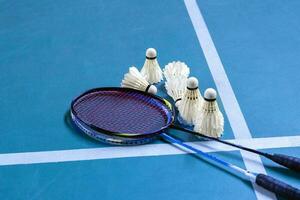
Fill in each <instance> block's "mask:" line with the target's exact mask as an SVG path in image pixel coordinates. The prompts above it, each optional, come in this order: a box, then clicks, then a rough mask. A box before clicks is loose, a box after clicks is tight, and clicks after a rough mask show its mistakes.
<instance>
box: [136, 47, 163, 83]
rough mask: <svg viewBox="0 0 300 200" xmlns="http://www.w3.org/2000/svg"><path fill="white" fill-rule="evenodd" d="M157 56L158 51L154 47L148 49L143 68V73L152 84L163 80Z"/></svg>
mask: <svg viewBox="0 0 300 200" xmlns="http://www.w3.org/2000/svg"><path fill="white" fill-rule="evenodd" d="M156 57H157V53H156V50H155V49H154V48H149V49H147V51H146V60H145V63H144V66H143V68H142V70H141V74H142V75H143V76H145V78H146V80H147V81H148V82H149V83H150V84H154V83H158V82H160V81H161V80H163V75H162V71H161V69H160V66H159V64H158V62H157V58H156Z"/></svg>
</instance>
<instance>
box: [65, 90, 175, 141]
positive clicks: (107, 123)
mask: <svg viewBox="0 0 300 200" xmlns="http://www.w3.org/2000/svg"><path fill="white" fill-rule="evenodd" d="M70 110H71V116H72V121H73V122H74V124H75V125H76V126H77V127H78V128H79V129H81V130H82V131H83V132H85V133H86V134H87V135H89V136H91V137H93V138H94V139H97V140H100V141H102V142H105V143H110V144H125V145H130V144H133V145H136V144H144V143H148V142H151V141H152V140H153V139H154V137H155V136H157V135H158V134H160V133H161V132H162V131H163V130H165V129H166V128H168V127H169V126H170V125H171V124H172V122H173V120H174V109H173V107H172V105H171V104H170V103H169V102H168V101H167V100H165V99H163V98H160V97H158V96H155V95H152V94H149V93H146V92H142V91H138V90H134V89H130V88H118V87H106V88H96V89H91V90H88V91H86V92H84V93H83V94H81V95H80V96H78V97H77V98H75V99H74V100H73V101H72V103H71V109H70Z"/></svg>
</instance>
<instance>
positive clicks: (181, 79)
mask: <svg viewBox="0 0 300 200" xmlns="http://www.w3.org/2000/svg"><path fill="white" fill-rule="evenodd" d="M187 80H188V79H187V77H185V76H176V77H175V76H174V77H170V78H169V79H168V81H166V82H165V88H166V90H167V93H168V95H169V96H170V97H172V99H173V100H174V102H175V106H176V107H178V106H179V104H180V102H181V100H182V97H183V95H184V93H185V91H186V84H187Z"/></svg>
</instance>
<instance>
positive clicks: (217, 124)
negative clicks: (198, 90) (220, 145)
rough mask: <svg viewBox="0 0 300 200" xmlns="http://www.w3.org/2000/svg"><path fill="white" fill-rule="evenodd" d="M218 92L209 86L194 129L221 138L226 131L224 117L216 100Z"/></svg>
mask: <svg viewBox="0 0 300 200" xmlns="http://www.w3.org/2000/svg"><path fill="white" fill-rule="evenodd" d="M216 98H217V92H216V90H214V89H212V88H208V89H207V90H205V93H204V100H203V103H202V106H201V109H200V111H199V114H198V116H197V119H196V123H195V126H194V131H196V132H198V133H201V134H203V135H207V136H211V137H215V138H219V137H221V136H222V134H223V131H224V117H223V114H222V113H221V111H220V109H219V106H218V103H217V101H216Z"/></svg>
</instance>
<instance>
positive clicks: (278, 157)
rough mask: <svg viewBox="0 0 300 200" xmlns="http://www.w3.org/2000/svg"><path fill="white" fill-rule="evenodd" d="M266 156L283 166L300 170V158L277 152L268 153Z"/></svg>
mask: <svg viewBox="0 0 300 200" xmlns="http://www.w3.org/2000/svg"><path fill="white" fill-rule="evenodd" d="M266 157H267V158H269V159H271V160H272V161H274V162H276V163H278V164H280V165H282V166H285V167H287V168H289V169H292V170H295V171H298V172H300V158H296V157H293V156H287V155H283V154H276V153H275V154H268V155H266Z"/></svg>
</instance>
